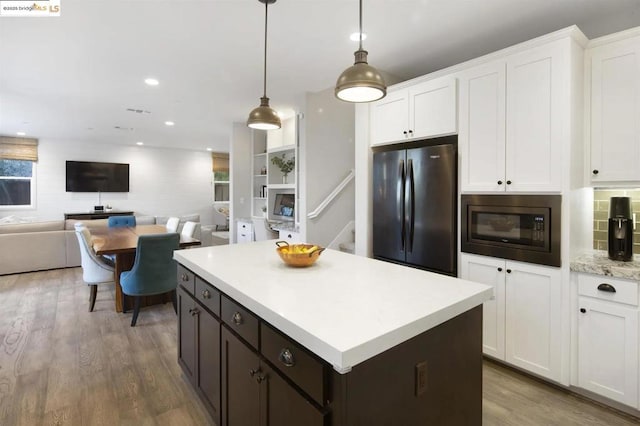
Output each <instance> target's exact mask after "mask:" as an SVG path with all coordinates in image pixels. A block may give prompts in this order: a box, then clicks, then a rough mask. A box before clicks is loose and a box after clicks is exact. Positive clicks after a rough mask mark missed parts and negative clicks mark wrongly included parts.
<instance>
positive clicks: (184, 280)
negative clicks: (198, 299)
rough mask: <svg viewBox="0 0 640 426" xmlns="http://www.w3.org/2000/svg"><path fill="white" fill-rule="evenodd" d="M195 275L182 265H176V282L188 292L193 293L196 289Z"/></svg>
mask: <svg viewBox="0 0 640 426" xmlns="http://www.w3.org/2000/svg"><path fill="white" fill-rule="evenodd" d="M195 278H196V276H195V274H194V273H193V272H191V271H190V270H188V269H187V268H185V267H184V266H182V265H180V264H179V265H178V284H179V285H181V286H182V287H184V289H185V290H186V291H187V292H188V293H189V294H190V295H192V296H193V295H194V294H195V291H196V280H195Z"/></svg>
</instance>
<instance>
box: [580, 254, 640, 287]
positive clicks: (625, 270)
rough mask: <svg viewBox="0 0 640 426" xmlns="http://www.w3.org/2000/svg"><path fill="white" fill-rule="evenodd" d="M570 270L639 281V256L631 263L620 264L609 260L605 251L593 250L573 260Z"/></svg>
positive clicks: (634, 257) (635, 256)
mask: <svg viewBox="0 0 640 426" xmlns="http://www.w3.org/2000/svg"><path fill="white" fill-rule="evenodd" d="M571 270H572V271H574V272H587V273H589V274H597V275H606V276H609V277H615V278H626V279H630V280H636V281H640V256H639V255H634V256H633V260H632V261H630V262H621V261H618V260H611V259H609V257H608V255H607V252H606V251H603V250H593V251H590V252H586V253H583V254H582V255H580V256H578V257H576V258H575V259H573V260H572V261H571Z"/></svg>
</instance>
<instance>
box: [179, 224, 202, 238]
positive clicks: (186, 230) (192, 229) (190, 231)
mask: <svg viewBox="0 0 640 426" xmlns="http://www.w3.org/2000/svg"><path fill="white" fill-rule="evenodd" d="M197 226H198V224H197V223H196V222H191V221H190V220H188V221H186V222H185V223H184V226H183V227H182V231H181V232H180V235H182V236H183V237H187V238H193V236H194V234H195V233H196V227H197Z"/></svg>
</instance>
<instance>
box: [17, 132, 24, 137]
mask: <svg viewBox="0 0 640 426" xmlns="http://www.w3.org/2000/svg"><path fill="white" fill-rule="evenodd" d="M16 135H18V136H26V133H25V132H16Z"/></svg>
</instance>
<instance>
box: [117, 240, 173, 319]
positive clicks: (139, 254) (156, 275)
mask: <svg viewBox="0 0 640 426" xmlns="http://www.w3.org/2000/svg"><path fill="white" fill-rule="evenodd" d="M179 246H180V235H178V234H177V233H174V232H172V233H168V234H154V235H141V236H140V237H138V247H137V249H136V260H135V262H134V264H133V268H132V269H131V270H130V271H125V272H123V273H122V274H120V286H121V287H122V306H123V312H124V309H125V308H124V307H125V306H126V305H125V295H126V296H132V297H135V301H134V308H133V318H132V319H131V327H133V326H135V325H136V321H137V319H138V312H139V311H140V297H141V296H152V295H154V294H163V293H168V292H171V300H172V302H173V309H174V310H176V293H175V290H176V287H177V286H178V281H177V265H176V261H175V260H173V251H174V250H178V248H179Z"/></svg>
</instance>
